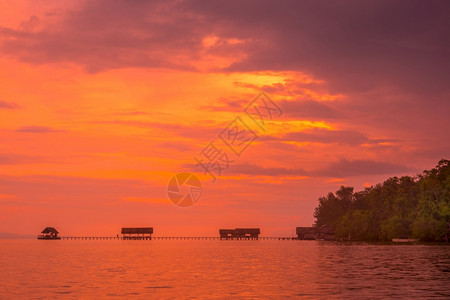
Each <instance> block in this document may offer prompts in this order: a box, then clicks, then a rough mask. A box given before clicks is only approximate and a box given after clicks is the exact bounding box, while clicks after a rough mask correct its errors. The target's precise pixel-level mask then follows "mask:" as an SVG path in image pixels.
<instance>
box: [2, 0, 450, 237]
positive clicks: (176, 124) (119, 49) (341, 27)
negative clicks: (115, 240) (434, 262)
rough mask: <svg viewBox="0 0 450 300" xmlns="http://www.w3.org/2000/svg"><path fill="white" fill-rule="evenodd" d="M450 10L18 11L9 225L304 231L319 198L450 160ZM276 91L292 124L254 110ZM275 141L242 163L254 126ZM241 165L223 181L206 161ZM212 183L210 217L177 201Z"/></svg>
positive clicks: (12, 18) (6, 109) (155, 5)
mask: <svg viewBox="0 0 450 300" xmlns="http://www.w3.org/2000/svg"><path fill="white" fill-rule="evenodd" d="M448 15H449V9H448V5H446V7H445V5H444V2H440V1H430V2H423V1H422V2H415V1H408V2H402V1H375V2H373V1H339V2H333V3H331V2H328V1H317V2H316V1H280V2H279V1H178V0H177V1H106V0H103V1H44V0H37V1H4V0H2V1H0V224H1V227H0V232H3V233H16V234H37V233H38V232H40V231H41V230H42V229H43V228H44V227H46V226H54V227H56V228H57V229H58V230H59V231H60V233H61V234H62V235H115V234H117V233H119V230H120V228H121V227H122V226H153V227H154V228H155V235H217V234H218V229H219V228H227V227H231V228H235V227H248V226H251V227H261V233H262V235H265V236H268V235H291V234H293V233H294V231H295V227H296V226H309V225H311V224H312V223H313V222H314V218H313V210H314V208H315V207H316V205H317V198H318V197H320V196H323V195H325V194H327V193H328V192H330V191H335V190H336V189H338V188H339V186H341V185H349V186H354V187H355V189H356V190H361V189H363V188H364V187H367V186H371V185H373V184H376V183H378V182H382V181H383V180H385V179H387V178H388V177H390V176H401V175H414V174H417V173H419V172H421V171H423V170H424V169H430V168H432V167H434V166H435V165H436V163H437V162H438V161H439V160H440V159H441V158H447V159H448V158H449V154H450V139H449V137H450V136H449V131H448V128H450V123H449V118H448V115H449V108H450V107H449V106H450V105H449V101H448V99H449V96H450V88H449V86H450V85H449V84H448V83H449V82H450V81H449V79H450V78H449V77H450V76H449V72H448V71H449V69H450V68H449V67H450V66H449V47H450V43H449V38H448V37H449V36H450V32H449V31H450V24H449V19H448ZM261 91H264V92H265V93H266V94H267V95H268V96H269V97H270V98H271V99H272V100H273V101H274V102H275V103H276V104H277V105H278V106H279V107H280V108H281V109H282V112H283V113H282V114H281V116H278V115H277V116H274V117H273V120H271V121H269V122H267V124H266V126H265V128H264V129H265V130H262V129H261V128H259V127H258V126H257V125H256V124H255V123H253V122H252V120H251V119H250V118H249V117H248V116H247V115H246V114H245V112H244V111H243V110H244V108H245V107H246V106H247V105H248V104H249V103H250V102H251V101H252V100H253V99H254V98H255V97H256V96H257V95H258V94H259V93H260V92H261ZM238 116H239V117H241V119H242V120H243V121H244V122H245V123H246V124H247V125H248V126H249V127H251V129H252V130H254V131H255V133H256V134H257V135H258V138H257V139H256V140H255V141H254V142H253V143H252V144H251V145H250V146H249V147H248V148H247V149H246V150H245V151H244V152H243V153H242V155H240V157H238V156H236V155H235V154H234V153H233V152H231V151H230V150H229V149H228V148H227V147H226V145H225V144H224V143H222V142H221V140H220V139H219V134H220V133H221V132H222V130H224V128H226V127H227V126H228V124H229V123H230V122H231V121H232V120H234V119H235V118H236V117H238ZM210 141H214V143H216V145H217V146H218V147H221V148H222V149H223V150H224V151H226V152H227V154H228V156H229V157H230V159H231V160H233V162H232V163H231V164H230V166H229V169H228V170H225V171H224V172H223V173H222V175H221V176H219V177H218V178H217V180H216V181H215V182H212V181H211V178H208V177H207V176H205V175H203V174H202V169H201V168H199V167H196V166H195V164H196V161H195V160H194V157H196V156H198V155H199V153H200V152H201V151H202V150H203V149H204V148H205V146H206V145H208V143H209V142H210ZM179 172H198V173H199V177H200V178H201V180H202V185H203V194H202V197H201V199H200V200H199V201H198V203H197V204H195V205H194V206H192V207H188V208H179V207H177V206H175V205H173V204H172V203H171V202H170V201H169V200H168V197H167V192H166V190H167V184H168V182H169V180H170V179H171V178H172V176H174V175H175V174H177V173H179Z"/></svg>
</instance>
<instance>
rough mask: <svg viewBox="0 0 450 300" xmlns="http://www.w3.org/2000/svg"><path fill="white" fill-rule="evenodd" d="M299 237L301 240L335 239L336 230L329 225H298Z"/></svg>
mask: <svg viewBox="0 0 450 300" xmlns="http://www.w3.org/2000/svg"><path fill="white" fill-rule="evenodd" d="M296 231H297V239H299V240H325V241H333V240H334V239H335V236H334V231H333V229H332V228H330V227H328V226H327V225H325V224H324V225H322V226H320V227H297V230H296Z"/></svg>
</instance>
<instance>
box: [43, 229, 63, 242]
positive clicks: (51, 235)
mask: <svg viewBox="0 0 450 300" xmlns="http://www.w3.org/2000/svg"><path fill="white" fill-rule="evenodd" d="M58 234H59V232H58V230H56V229H55V228H53V227H46V228H45V229H44V230H42V231H41V234H40V235H38V239H39V240H60V239H61V237H59V236H58Z"/></svg>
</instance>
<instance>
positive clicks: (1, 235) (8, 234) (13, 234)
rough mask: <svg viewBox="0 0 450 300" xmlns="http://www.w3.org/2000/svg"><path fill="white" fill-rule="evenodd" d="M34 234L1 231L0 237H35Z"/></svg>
mask: <svg viewBox="0 0 450 300" xmlns="http://www.w3.org/2000/svg"><path fill="white" fill-rule="evenodd" d="M35 238H36V237H35V236H34V235H32V234H19V233H12V232H0V239H35Z"/></svg>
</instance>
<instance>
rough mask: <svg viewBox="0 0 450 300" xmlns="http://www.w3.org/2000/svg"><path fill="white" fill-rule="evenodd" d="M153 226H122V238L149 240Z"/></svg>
mask: <svg viewBox="0 0 450 300" xmlns="http://www.w3.org/2000/svg"><path fill="white" fill-rule="evenodd" d="M152 234H153V227H134V228H130V227H124V228H122V238H123V239H124V240H151V239H152Z"/></svg>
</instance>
